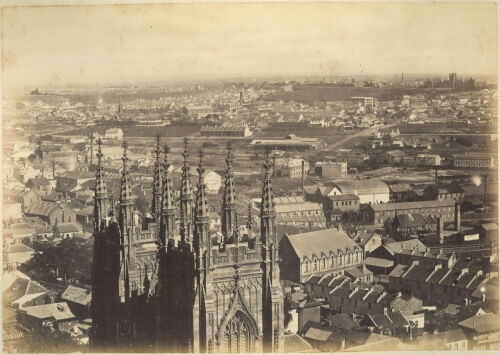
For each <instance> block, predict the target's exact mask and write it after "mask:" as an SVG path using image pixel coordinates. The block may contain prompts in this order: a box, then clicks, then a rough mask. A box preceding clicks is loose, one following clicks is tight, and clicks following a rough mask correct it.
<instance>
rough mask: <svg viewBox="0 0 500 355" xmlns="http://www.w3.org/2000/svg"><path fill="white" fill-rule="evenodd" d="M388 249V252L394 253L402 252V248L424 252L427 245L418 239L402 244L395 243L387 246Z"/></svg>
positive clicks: (405, 241)
mask: <svg viewBox="0 0 500 355" xmlns="http://www.w3.org/2000/svg"><path fill="white" fill-rule="evenodd" d="M386 247H387V249H388V250H390V251H392V253H394V252H397V251H400V250H401V247H403V249H411V250H414V249H416V250H422V251H423V250H426V249H427V247H426V246H425V244H424V243H422V242H421V241H420V240H418V239H417V238H413V239H408V240H404V241H402V242H395V243H390V244H386Z"/></svg>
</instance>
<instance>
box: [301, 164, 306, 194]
mask: <svg viewBox="0 0 500 355" xmlns="http://www.w3.org/2000/svg"><path fill="white" fill-rule="evenodd" d="M305 170H306V168H305V161H304V159H302V196H303V197H304V199H305V198H306V194H305V189H304V175H305Z"/></svg>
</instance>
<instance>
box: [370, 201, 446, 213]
mask: <svg viewBox="0 0 500 355" xmlns="http://www.w3.org/2000/svg"><path fill="white" fill-rule="evenodd" d="M454 206H455V201H454V200H442V201H439V200H431V201H415V202H394V203H379V204H376V205H370V206H369V207H370V208H371V209H372V210H373V211H375V212H379V211H394V210H408V209H415V208H436V207H454Z"/></svg>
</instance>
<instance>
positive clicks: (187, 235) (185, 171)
mask: <svg viewBox="0 0 500 355" xmlns="http://www.w3.org/2000/svg"><path fill="white" fill-rule="evenodd" d="M182 155H183V157H184V165H183V167H182V180H181V203H180V208H181V210H182V216H183V220H182V222H181V223H182V224H183V226H182V233H181V239H182V241H185V242H191V238H192V235H193V200H194V198H193V191H192V188H191V181H190V174H189V170H190V167H189V165H188V157H189V152H188V139H187V138H184V153H183V154H182Z"/></svg>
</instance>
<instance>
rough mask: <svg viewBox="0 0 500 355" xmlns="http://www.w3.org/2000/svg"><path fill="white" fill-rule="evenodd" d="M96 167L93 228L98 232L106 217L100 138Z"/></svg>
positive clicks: (105, 193) (101, 228) (102, 227)
mask: <svg viewBox="0 0 500 355" xmlns="http://www.w3.org/2000/svg"><path fill="white" fill-rule="evenodd" d="M97 144H98V150H97V168H96V177H95V193H94V229H95V230H96V231H97V232H100V231H102V230H103V229H104V225H105V219H106V217H107V206H106V205H107V201H106V200H107V192H106V184H105V182H104V173H103V171H102V157H103V155H102V149H101V140H100V139H99V140H98V141H97Z"/></svg>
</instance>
